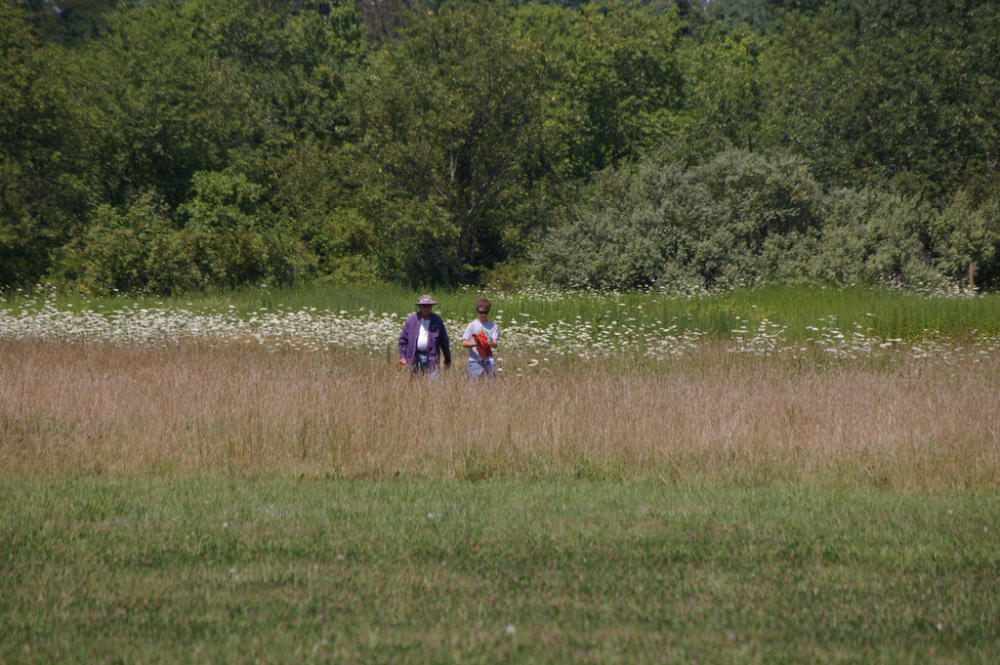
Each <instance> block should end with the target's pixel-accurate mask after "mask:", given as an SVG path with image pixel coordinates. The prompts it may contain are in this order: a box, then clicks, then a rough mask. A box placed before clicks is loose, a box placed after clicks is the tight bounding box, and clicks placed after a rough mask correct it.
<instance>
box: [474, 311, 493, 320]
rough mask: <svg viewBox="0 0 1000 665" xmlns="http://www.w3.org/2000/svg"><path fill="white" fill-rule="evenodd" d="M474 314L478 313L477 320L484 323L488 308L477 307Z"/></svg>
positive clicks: (488, 313)
mask: <svg viewBox="0 0 1000 665" xmlns="http://www.w3.org/2000/svg"><path fill="white" fill-rule="evenodd" d="M476 314H478V315H479V321H480V322H482V323H486V318H487V317H488V316H489V315H490V310H488V309H478V310H476Z"/></svg>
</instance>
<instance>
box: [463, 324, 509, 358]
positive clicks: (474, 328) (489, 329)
mask: <svg viewBox="0 0 1000 665" xmlns="http://www.w3.org/2000/svg"><path fill="white" fill-rule="evenodd" d="M482 330H485V331H486V336H487V337H489V338H490V339H492V340H495V341H500V328H498V327H497V324H495V323H493V322H492V321H487V322H486V323H480V322H479V319H476V320H474V321H473V322H472V323H470V324H469V325H468V326H466V327H465V333H464V334H463V335H462V339H465V340H468V341H470V342H471V341H473V339H472V336H473V335H476V334H478V333H479V332H480V331H482ZM469 360H476V361H479V360H482V358H480V357H479V351H478V350H477V349H476V347H472V348H471V349H469Z"/></svg>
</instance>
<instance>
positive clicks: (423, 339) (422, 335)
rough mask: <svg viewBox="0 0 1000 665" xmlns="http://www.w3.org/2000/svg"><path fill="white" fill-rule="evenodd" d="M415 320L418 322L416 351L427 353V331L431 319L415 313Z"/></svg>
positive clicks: (429, 327)
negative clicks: (418, 330)
mask: <svg viewBox="0 0 1000 665" xmlns="http://www.w3.org/2000/svg"><path fill="white" fill-rule="evenodd" d="M417 321H419V322H420V332H419V334H418V335H417V351H419V352H420V353H427V333H428V331H429V330H430V329H431V320H430V319H429V318H427V319H425V318H424V317H422V316H420V315H419V314H417Z"/></svg>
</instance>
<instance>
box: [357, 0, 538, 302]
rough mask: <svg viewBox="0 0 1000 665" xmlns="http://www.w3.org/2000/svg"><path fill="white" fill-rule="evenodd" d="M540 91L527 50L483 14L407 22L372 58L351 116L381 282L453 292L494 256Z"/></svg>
mask: <svg viewBox="0 0 1000 665" xmlns="http://www.w3.org/2000/svg"><path fill="white" fill-rule="evenodd" d="M541 81H542V62H541V59H540V54H539V52H538V49H537V48H535V47H534V45H533V44H531V43H530V42H528V41H526V40H523V39H518V36H517V35H516V34H515V33H514V32H513V30H512V28H511V25H510V19H509V17H508V16H507V15H506V14H505V13H504V12H503V11H502V9H501V8H499V7H496V6H492V5H473V4H469V5H463V4H457V3H456V4H449V5H445V6H444V7H443V8H442V9H441V10H440V11H439V12H438V13H436V14H432V15H431V16H429V17H428V16H417V17H415V18H414V19H413V20H412V21H411V24H410V25H409V26H408V27H407V28H406V30H405V32H404V33H403V38H402V39H401V40H400V41H399V42H398V43H395V44H393V45H391V46H390V45H386V46H384V47H382V48H381V49H380V51H378V52H377V53H376V54H374V55H373V57H372V60H371V67H370V69H369V70H368V71H366V72H365V73H364V78H363V79H362V80H359V81H357V91H356V94H357V95H358V101H357V102H356V107H357V108H358V111H359V116H358V128H359V131H360V132H361V133H362V135H363V142H364V143H363V145H364V147H365V150H366V153H367V158H368V159H369V160H371V166H370V171H369V172H370V175H371V177H372V178H374V179H375V180H376V182H377V184H378V185H380V186H381V187H382V191H383V192H384V195H385V200H384V203H382V204H380V205H378V207H377V215H378V217H379V218H380V221H379V224H380V226H381V228H382V233H383V238H384V242H385V249H384V253H383V257H382V261H383V264H384V269H385V270H386V271H387V272H388V274H389V276H391V277H395V278H397V279H399V278H402V279H408V280H410V281H414V282H421V281H424V282H445V283H448V282H455V281H460V280H465V279H468V278H469V277H470V276H471V275H472V271H473V269H474V268H475V266H476V265H477V264H480V263H481V264H485V265H490V264H491V263H492V262H494V261H496V260H498V259H501V258H503V256H504V255H505V253H506V252H505V249H506V248H504V247H503V246H502V239H503V229H504V228H505V227H506V226H508V225H512V224H515V223H516V221H515V220H511V219H510V218H509V212H508V211H507V210H505V209H504V206H503V205H502V202H503V201H505V200H507V199H510V198H516V197H517V196H519V195H523V193H524V190H525V188H526V187H527V186H529V183H527V182H526V181H525V179H524V174H523V173H522V171H521V169H520V167H519V163H520V162H521V161H522V160H523V159H524V156H525V154H526V153H529V152H531V151H532V150H533V149H534V146H536V145H537V141H538V129H539V124H540V120H541V114H540V104H541V94H542V88H541ZM508 251H509V250H508ZM415 264H416V265H415Z"/></svg>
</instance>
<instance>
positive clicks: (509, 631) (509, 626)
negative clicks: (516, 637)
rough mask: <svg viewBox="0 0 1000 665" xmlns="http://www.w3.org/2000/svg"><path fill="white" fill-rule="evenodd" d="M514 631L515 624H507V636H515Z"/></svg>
mask: <svg viewBox="0 0 1000 665" xmlns="http://www.w3.org/2000/svg"><path fill="white" fill-rule="evenodd" d="M514 631H515V629H514V624H512V623H509V624H507V634H508V635H513V634H514Z"/></svg>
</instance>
